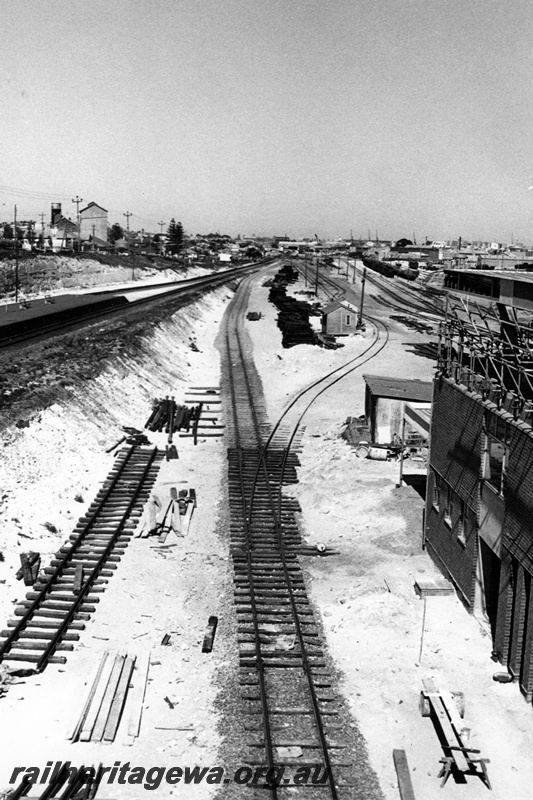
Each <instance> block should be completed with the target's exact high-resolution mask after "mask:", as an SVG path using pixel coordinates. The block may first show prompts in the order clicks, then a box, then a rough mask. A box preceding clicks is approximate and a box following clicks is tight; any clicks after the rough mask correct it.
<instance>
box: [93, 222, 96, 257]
mask: <svg viewBox="0 0 533 800" xmlns="http://www.w3.org/2000/svg"><path fill="white" fill-rule="evenodd" d="M95 231H96V225H95V224H94V222H93V253H94V251H95V250H96V242H95V241H94V236H95Z"/></svg>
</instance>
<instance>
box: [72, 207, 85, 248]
mask: <svg viewBox="0 0 533 800" xmlns="http://www.w3.org/2000/svg"><path fill="white" fill-rule="evenodd" d="M72 202H73V203H76V220H77V223H78V255H79V254H80V252H81V225H80V203H83V197H78V195H76V199H75V200H73V201H72Z"/></svg>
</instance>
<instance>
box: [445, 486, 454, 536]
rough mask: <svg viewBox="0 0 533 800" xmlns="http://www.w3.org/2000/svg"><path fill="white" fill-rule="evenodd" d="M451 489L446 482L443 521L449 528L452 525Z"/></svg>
mask: <svg viewBox="0 0 533 800" xmlns="http://www.w3.org/2000/svg"><path fill="white" fill-rule="evenodd" d="M452 510H453V509H452V490H451V488H450V487H449V486H448V484H446V504H445V506H444V522H445V523H446V525H448V526H449V527H450V528H451V527H452Z"/></svg>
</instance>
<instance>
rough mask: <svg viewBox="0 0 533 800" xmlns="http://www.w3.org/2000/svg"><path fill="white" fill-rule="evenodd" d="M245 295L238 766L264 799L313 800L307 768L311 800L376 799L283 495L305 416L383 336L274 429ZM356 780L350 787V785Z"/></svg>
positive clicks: (239, 354)
mask: <svg viewBox="0 0 533 800" xmlns="http://www.w3.org/2000/svg"><path fill="white" fill-rule="evenodd" d="M249 284H250V281H249V280H245V281H244V282H243V284H241V287H239V291H238V294H237V295H236V297H235V299H234V301H233V303H232V306H231V307H230V311H229V313H228V314H227V316H226V320H225V324H226V329H225V354H224V357H223V361H224V365H223V374H225V375H226V379H225V380H226V385H225V386H224V389H225V394H226V395H227V398H228V402H229V408H228V411H227V414H226V418H227V420H228V423H229V424H228V435H229V437H230V438H229V442H230V447H229V450H228V477H229V481H228V492H229V509H230V541H231V554H232V558H233V566H234V583H235V587H234V592H235V605H236V611H237V620H238V642H239V666H240V669H239V683H240V690H241V696H242V700H243V702H244V704H245V708H246V711H247V717H248V722H247V724H246V731H247V733H246V739H247V740H246V753H245V754H244V756H243V762H244V763H246V764H249V765H250V766H251V767H252V768H253V769H254V770H260V774H261V775H263V776H265V777H264V783H263V784H261V783H260V784H259V785H258V786H257V788H258V789H261V790H262V791H261V794H260V795H259V796H261V797H265V789H266V790H268V792H269V796H270V797H271V798H273V800H277V798H282V797H284V796H289V795H287V789H290V790H291V794H290V796H291V797H294V796H295V795H294V792H297V796H301V797H306V796H308V795H306V786H305V785H302V786H299V789H300V790H301V791H298V789H297V786H296V785H295V784H294V783H293V778H294V776H295V773H296V771H297V770H301V769H302V768H304V769H305V768H307V769H308V770H309V771H310V774H312V775H313V776H314V777H315V779H316V781H315V783H314V785H312V786H311V785H310V784H309V783H308V784H307V791H309V789H310V788H313V796H314V797H324V798H325V797H329V798H334V800H336V799H337V798H340V800H342V799H343V798H345V797H346V798H348V797H365V798H370V797H378V796H381V795H380V792H379V788H378V787H377V781H375V776H373V773H372V774H371V769H370V767H369V766H368V765H367V764H366V765H365V764H363V765H361V764H358V765H356V764H354V762H353V760H352V759H351V758H348V759H347V758H346V755H345V753H346V752H347V750H348V749H349V745H348V744H346V743H345V742H344V741H343V737H342V735H340V740H339V731H340V730H342V729H343V724H342V722H341V719H343V718H342V717H341V712H340V710H339V707H338V702H339V698H338V696H337V695H336V693H335V687H334V679H333V676H332V670H331V668H330V666H329V660H328V657H327V653H326V652H325V646H324V643H323V641H322V636H321V632H320V628H319V626H318V624H317V621H316V619H315V616H314V613H313V609H312V607H311V604H310V602H309V599H308V596H307V592H306V587H305V579H304V574H303V571H302V567H301V564H300V560H299V556H300V554H305V549H304V548H302V542H301V537H300V533H299V528H298V524H297V520H296V514H297V512H298V511H299V506H298V503H297V501H296V500H295V499H294V498H291V497H289V496H288V495H286V494H284V492H283V487H284V486H286V485H288V484H290V483H296V482H297V474H296V468H297V466H298V458H297V454H296V452H295V450H296V445H297V441H298V431H299V428H300V423H301V421H302V418H303V415H304V414H305V411H306V410H307V408H308V407H309V405H310V404H311V403H312V402H313V400H314V399H316V397H318V396H319V394H321V393H322V392H323V391H325V390H326V389H327V388H329V386H331V385H333V383H335V382H336V381H337V380H341V378H342V377H345V375H346V374H348V373H349V372H350V371H353V369H356V368H357V366H360V365H361V363H364V361H365V360H368V358H371V357H373V355H375V351H376V349H377V348H379V349H380V348H381V347H382V346H385V344H384V342H383V332H382V331H381V332H380V330H379V327H378V325H376V326H375V337H373V341H372V343H371V344H370V346H369V348H367V350H366V351H365V354H363V355H362V356H360V357H359V358H358V359H354V360H353V363H352V362H350V364H349V365H348V367H346V369H344V370H341V371H339V370H334V371H332V373H331V374H330V375H328V376H325V377H324V378H323V379H320V380H319V381H316V383H315V384H313V386H312V387H307V389H306V390H304V391H303V392H301V393H300V394H299V395H298V397H297V398H295V400H294V401H293V402H292V403H291V404H289V407H288V409H286V410H285V412H284V414H283V415H282V417H281V418H280V420H278V422H277V423H276V424H275V425H274V426H273V427H271V426H270V425H269V423H268V420H267V418H266V413H265V405H264V401H263V400H262V394H261V389H260V382H259V380H258V376H257V374H256V372H255V369H254V367H253V362H252V357H251V352H250V345H249V342H248V340H247V337H246V336H245V333H244V325H243V319H244V314H245V310H246V306H247V300H248V295H249ZM378 341H379V344H378V345H377V348H376V342H378ZM365 355H366V357H365ZM356 361H357V364H356V363H355V362H356ZM341 373H342V374H341ZM282 423H283V424H282ZM354 769H355V772H356V774H359V779H358V781H357V782H356V783H353V782H351V781H352V780H353V774H354ZM284 770H285V772H283V777H281V773H282V771H284ZM287 772H288V774H289V776H292V777H287ZM361 772H363V773H364V777H363V778H361V777H360V776H361ZM300 774H301V773H300ZM354 787H358V788H355V789H354ZM354 791H355V793H354ZM361 792H362V793H361Z"/></svg>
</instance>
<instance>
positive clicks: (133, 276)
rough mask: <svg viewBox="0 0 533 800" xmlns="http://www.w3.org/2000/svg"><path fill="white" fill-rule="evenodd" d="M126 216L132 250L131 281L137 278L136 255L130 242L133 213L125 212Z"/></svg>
mask: <svg viewBox="0 0 533 800" xmlns="http://www.w3.org/2000/svg"><path fill="white" fill-rule="evenodd" d="M124 216H125V217H126V230H127V232H128V245H129V247H130V249H131V279H132V280H134V278H135V253H134V252H133V248H132V246H131V242H130V217H132V216H133V214H132V213H131V211H126V212H124Z"/></svg>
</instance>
